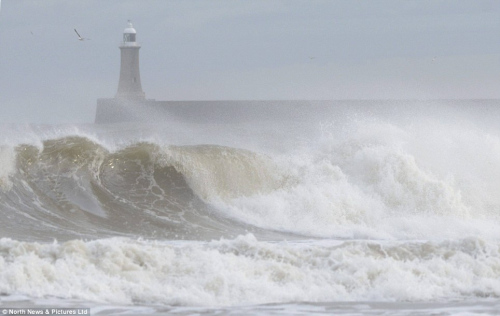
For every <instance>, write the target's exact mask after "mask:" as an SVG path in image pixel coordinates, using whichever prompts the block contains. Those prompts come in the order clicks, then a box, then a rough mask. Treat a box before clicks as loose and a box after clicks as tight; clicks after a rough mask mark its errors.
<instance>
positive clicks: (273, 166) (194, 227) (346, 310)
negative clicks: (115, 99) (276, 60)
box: [0, 101, 500, 315]
mask: <svg viewBox="0 0 500 316" xmlns="http://www.w3.org/2000/svg"><path fill="white" fill-rule="evenodd" d="M492 102H493V101H492ZM490 103H491V102H490ZM368 105H370V104H368ZM493 105H495V104H493ZM499 105H500V104H499ZM283 111H293V109H290V108H284V109H283ZM499 114H500V110H496V107H495V106H491V104H489V103H488V106H485V105H484V102H478V103H477V104H476V105H473V107H472V108H471V107H465V108H464V107H463V106H462V107H461V106H453V104H449V103H447V104H446V105H440V104H439V103H432V104H428V103H425V102H422V104H419V106H418V108H417V110H416V109H415V108H414V107H409V106H407V105H405V104H404V103H402V104H401V105H399V106H396V107H394V106H393V105H391V107H386V106H384V104H383V103H380V102H378V103H377V102H375V101H374V104H373V107H370V106H368V107H356V108H351V107H348V106H341V105H338V106H337V107H336V108H335V109H333V110H332V109H326V108H325V111H321V110H318V109H315V111H313V112H312V113H307V115H301V117H300V120H283V119H282V117H281V116H280V115H279V113H276V112H273V115H270V116H269V117H268V118H267V119H266V120H241V119H240V120H236V119H235V120H234V121H231V120H229V121H227V122H217V123H210V122H200V121H190V120H186V119H184V120H180V119H179V118H169V117H165V118H164V120H163V122H161V123H158V122H157V121H156V122H155V123H154V124H151V123H150V124H146V123H140V122H135V123H133V122H129V123H120V124H101V125H94V124H80V125H21V124H10V125H8V124H5V125H3V126H1V127H0V130H1V132H2V133H1V135H2V136H1V137H2V138H1V139H0V140H1V141H2V143H1V144H0V215H1V217H2V220H1V221H0V233H1V236H0V237H1V238H0V293H1V296H0V307H1V308H5V307H7V308H8V307H12V308H22V307H90V308H91V312H92V315H118V314H119V315H127V314H128V315H137V314H150V315H165V314H179V315H191V314H203V315H212V314H213V315H221V314H228V315H255V314H261V315H293V314H295V315H309V314H318V315H321V314H343V315H359V314H367V315H429V314H436V315H472V314H483V315H484V314H486V315H495V314H497V313H498V310H499V309H500V303H499V297H500V227H499V224H500V194H498V193H499V188H500V129H499V128H498V126H497V125H498V124H497V121H496V119H495V118H498V117H499ZM284 116H285V115H284Z"/></svg>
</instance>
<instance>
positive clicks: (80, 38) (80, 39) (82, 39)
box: [74, 29, 90, 41]
mask: <svg viewBox="0 0 500 316" xmlns="http://www.w3.org/2000/svg"><path fill="white" fill-rule="evenodd" d="M74 30H75V33H76V35H78V40H79V41H84V40H89V39H90V38H84V37H81V36H80V34H78V31H77V30H76V29H74Z"/></svg>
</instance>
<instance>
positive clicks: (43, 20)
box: [0, 0, 500, 123]
mask: <svg viewBox="0 0 500 316" xmlns="http://www.w3.org/2000/svg"><path fill="white" fill-rule="evenodd" d="M128 19H131V20H132V22H133V23H134V27H135V28H136V29H137V32H138V35H137V37H138V41H139V42H140V43H141V45H142V48H141V51H140V64H141V77H142V86H143V89H144V92H145V93H146V97H147V98H151V99H157V100H204V99H220V100H222V99H322V100H324V99H356V98H363V99H372V98H375V99H379V98H384V99H386V98H392V99H415V98H418V99H441V98H500V36H499V35H500V1H498V0H484V1H478V0H470V1H460V0H448V1H439V0H428V1H426V0H417V1H403V0H366V1H356V0H342V1H341V0H338V1H336V0H307V1H306V0H302V1H295V0H283V1H279V0H265V1H255V0H252V1H250V0H246V1H238V0H227V1H210V0H196V1H194V0H193V1H191V0H182V1H181V0H176V1H173V0H172V1H168V0H105V1H104V0H78V1H68V0H3V1H2V2H1V10H0V107H1V108H2V115H1V116H0V122H35V123H67V122H93V120H94V115H95V106H96V99H97V98H106V97H113V96H114V95H115V93H116V89H117V86H118V76H119V64H120V51H119V49H118V45H119V42H120V41H121V38H122V32H123V29H124V28H125V27H126V24H127V20H128ZM74 28H76V29H77V30H78V31H79V32H80V34H81V35H82V36H83V37H88V38H90V39H91V40H89V41H84V42H80V41H78V40H77V37H76V34H75V33H74V31H73V29H74ZM311 57H314V58H311Z"/></svg>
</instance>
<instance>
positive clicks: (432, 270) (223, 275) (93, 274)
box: [0, 235, 500, 306]
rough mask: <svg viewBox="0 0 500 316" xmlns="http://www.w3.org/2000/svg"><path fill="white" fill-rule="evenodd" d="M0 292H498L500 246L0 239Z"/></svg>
mask: <svg viewBox="0 0 500 316" xmlns="http://www.w3.org/2000/svg"><path fill="white" fill-rule="evenodd" d="M0 254H1V256H0V292H1V293H4V294H7V295H9V294H17V295H28V296H30V297H47V296H51V297H58V298H63V299H79V300H87V301H94V302H105V303H107V304H132V303H134V304H164V305H190V306H194V305H212V306H227V305H245V304H264V303H277V302H278V303H279V302H281V303H283V302H304V301H305V302H334V301H429V300H433V301H435V300H440V299H442V298H446V299H451V298H457V299H471V298H472V299H477V298H481V297H485V296H490V297H499V296H500V283H499V282H498V278H499V277H500V252H499V244H498V243H492V242H487V241H484V240H481V239H477V238H476V239H474V238H469V239H461V240H456V241H442V242H375V241H361V240H360V241H348V242H342V243H340V244H339V242H338V241H334V242H332V243H328V242H326V241H325V240H323V241H321V242H319V243H315V242H312V241H309V242H307V243H304V242H302V243H290V242H276V243H269V242H260V241H258V240H256V238H255V237H253V236H252V235H246V236H240V237H238V238H236V239H234V240H220V241H213V242H209V243H204V242H190V243H160V242H148V241H140V240H139V241H134V240H129V239H117V238H115V239H106V240H96V241H91V242H83V241H77V240H75V241H69V242H65V243H61V244H59V243H53V244H37V243H27V242H18V241H14V240H10V239H1V240H0Z"/></svg>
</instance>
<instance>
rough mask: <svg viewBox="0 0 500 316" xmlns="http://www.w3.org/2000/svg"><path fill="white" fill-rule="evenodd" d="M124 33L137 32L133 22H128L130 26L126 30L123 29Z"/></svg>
mask: <svg viewBox="0 0 500 316" xmlns="http://www.w3.org/2000/svg"><path fill="white" fill-rule="evenodd" d="M123 33H124V34H137V32H136V31H135V29H134V26H133V25H132V22H130V21H129V22H128V26H127V28H126V29H125V30H123Z"/></svg>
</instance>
